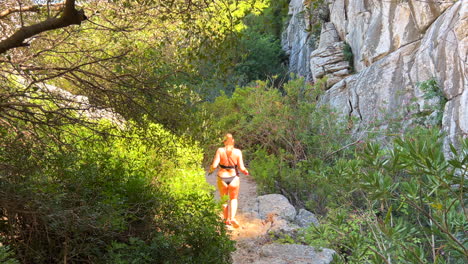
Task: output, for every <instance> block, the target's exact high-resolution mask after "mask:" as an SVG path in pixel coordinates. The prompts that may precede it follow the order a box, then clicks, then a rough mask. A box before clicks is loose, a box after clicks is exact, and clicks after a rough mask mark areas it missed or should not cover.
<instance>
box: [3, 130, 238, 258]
mask: <svg viewBox="0 0 468 264" xmlns="http://www.w3.org/2000/svg"><path fill="white" fill-rule="evenodd" d="M0 131H1V132H2V133H3V134H4V135H7V134H8V133H6V129H4V128H0ZM63 131H64V132H61V133H60V132H58V131H55V132H56V134H54V138H53V139H57V140H60V144H56V143H55V142H52V141H49V140H48V139H51V137H44V138H43V141H41V142H38V141H37V140H36V141H35V140H33V139H32V138H31V139H29V138H28V137H27V136H23V138H18V137H17V136H14V135H12V134H8V135H11V136H6V137H2V138H1V143H0V146H1V147H0V164H1V165H2V166H1V168H2V170H1V171H0V200H1V201H2V203H1V208H0V209H1V210H0V213H1V215H0V219H2V221H5V220H4V219H7V221H6V222H2V224H1V225H0V235H1V236H2V237H4V238H5V243H7V244H8V245H10V246H11V247H12V249H14V250H15V251H16V253H17V258H18V259H20V260H21V261H22V262H27V263H58V262H63V261H64V260H66V261H68V262H84V263H109V262H108V261H109V260H110V259H112V260H114V259H119V257H118V254H123V257H122V259H125V256H126V255H125V254H126V253H125V250H120V248H123V249H126V248H131V249H132V250H131V251H132V254H134V256H136V255H141V256H142V257H141V259H140V260H141V261H140V262H138V263H213V262H212V261H213V259H217V262H216V263H228V262H229V252H231V251H232V250H233V249H234V248H233V242H231V241H230V240H229V238H228V236H227V235H226V232H225V230H224V225H223V223H222V221H221V219H219V217H218V206H217V205H216V203H215V202H214V201H213V197H212V195H211V191H212V187H210V186H209V185H208V184H207V183H206V181H205V177H204V171H203V170H202V169H201V167H200V163H201V160H202V152H201V149H200V148H199V147H197V146H196V145H195V144H193V143H192V142H191V141H189V140H188V139H184V138H182V137H177V136H174V135H173V134H171V133H170V132H168V131H167V130H165V129H164V128H162V126H160V125H154V124H152V125H149V126H148V127H147V128H145V129H142V128H132V127H130V128H127V129H125V130H118V129H113V128H110V127H107V126H106V125H104V124H103V125H102V126H101V127H100V128H99V131H101V132H104V131H105V132H106V133H104V134H100V133H95V132H93V131H91V130H87V129H85V128H82V127H75V126H70V127H68V128H63ZM110 134H112V136H111V135H110ZM130 237H134V239H129V238H130ZM161 240H164V241H165V244H164V245H161V246H159V245H158V246H155V243H157V241H161ZM136 241H138V243H137V242H136ZM112 245H118V246H115V247H114V246H112ZM150 249H151V251H153V250H156V252H151V255H150V257H151V258H156V259H151V260H148V259H146V258H145V257H144V255H145V254H147V253H148V251H149V250H150ZM121 251H123V253H122V252H121ZM176 254H177V255H178V256H179V257H178V258H174V256H175V255H176ZM214 256H216V258H215V257H214ZM188 259H190V261H191V262H190V261H189V262H187V261H186V260H188Z"/></svg>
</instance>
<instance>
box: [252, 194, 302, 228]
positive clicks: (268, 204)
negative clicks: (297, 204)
mask: <svg viewBox="0 0 468 264" xmlns="http://www.w3.org/2000/svg"><path fill="white" fill-rule="evenodd" d="M257 201H258V214H259V216H260V218H261V219H267V218H269V217H270V218H271V217H273V216H277V217H278V218H281V219H284V220H288V221H294V218H295V217H296V209H295V208H294V206H292V205H291V204H290V203H289V201H288V199H287V198H286V197H284V196H283V195H281V194H267V195H263V196H259V197H258V198H257Z"/></svg>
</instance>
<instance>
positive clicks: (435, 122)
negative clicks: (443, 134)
mask: <svg viewBox="0 0 468 264" xmlns="http://www.w3.org/2000/svg"><path fill="white" fill-rule="evenodd" d="M416 86H417V87H418V88H419V89H420V90H421V91H422V92H423V96H422V97H423V99H424V100H425V104H424V105H423V106H422V109H420V111H419V112H418V114H417V117H418V119H419V120H418V121H419V122H421V123H423V124H428V125H430V126H439V127H440V126H442V117H443V114H444V107H445V103H446V102H447V99H446V98H445V96H444V94H443V91H442V89H441V87H440V86H439V84H438V83H437V80H436V79H435V78H432V79H429V80H427V81H424V82H419V83H417V84H416Z"/></svg>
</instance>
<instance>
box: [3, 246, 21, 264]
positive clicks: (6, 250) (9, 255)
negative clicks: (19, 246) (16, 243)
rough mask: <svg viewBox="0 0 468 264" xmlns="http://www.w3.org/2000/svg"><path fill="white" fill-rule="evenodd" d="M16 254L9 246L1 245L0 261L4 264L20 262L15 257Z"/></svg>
mask: <svg viewBox="0 0 468 264" xmlns="http://www.w3.org/2000/svg"><path fill="white" fill-rule="evenodd" d="M14 256H15V254H14V252H12V251H11V250H10V247H9V246H0V262H1V263H3V264H19V261H18V260H16V259H15V258H14Z"/></svg>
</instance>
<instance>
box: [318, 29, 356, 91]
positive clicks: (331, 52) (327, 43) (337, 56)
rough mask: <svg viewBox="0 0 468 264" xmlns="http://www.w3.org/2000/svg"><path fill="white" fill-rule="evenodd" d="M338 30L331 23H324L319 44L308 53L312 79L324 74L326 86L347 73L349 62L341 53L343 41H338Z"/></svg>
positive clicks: (329, 85) (337, 80) (339, 79)
mask: <svg viewBox="0 0 468 264" xmlns="http://www.w3.org/2000/svg"><path fill="white" fill-rule="evenodd" d="M339 39H340V38H339V36H338V32H337V31H336V29H335V26H334V25H333V24H332V23H325V24H324V26H323V27H322V34H321V37H320V45H319V47H318V48H317V49H316V50H314V51H313V52H312V53H311V54H310V69H311V72H312V79H313V80H314V81H317V80H318V79H320V78H322V77H324V76H326V77H327V87H331V86H333V85H334V84H335V83H337V82H339V81H341V80H342V79H343V78H344V77H346V76H347V75H349V62H348V61H345V57H344V54H343V49H344V46H345V44H344V42H342V41H339Z"/></svg>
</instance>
